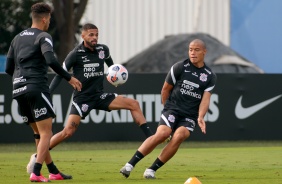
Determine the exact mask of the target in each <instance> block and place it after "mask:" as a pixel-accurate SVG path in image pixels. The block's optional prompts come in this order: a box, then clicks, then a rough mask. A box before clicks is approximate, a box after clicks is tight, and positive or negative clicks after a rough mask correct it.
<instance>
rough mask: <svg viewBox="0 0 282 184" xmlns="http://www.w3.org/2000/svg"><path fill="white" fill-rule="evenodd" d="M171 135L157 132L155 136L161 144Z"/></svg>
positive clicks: (165, 132) (166, 132)
mask: <svg viewBox="0 0 282 184" xmlns="http://www.w3.org/2000/svg"><path fill="white" fill-rule="evenodd" d="M170 133H171V132H168V131H162V132H157V134H155V139H156V140H157V141H158V142H160V143H161V142H163V141H165V140H166V139H167V138H168V137H169V136H170Z"/></svg>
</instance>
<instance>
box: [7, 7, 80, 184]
mask: <svg viewBox="0 0 282 184" xmlns="http://www.w3.org/2000/svg"><path fill="white" fill-rule="evenodd" d="M50 13H51V8H50V6H49V5H47V4H45V3H37V4H34V5H33V6H32V7H31V15H32V26H31V28H28V29H26V30H24V31H22V32H21V33H19V34H18V35H16V36H15V38H14V39H13V41H12V42H11V45H10V48H9V51H8V54H7V62H6V70H5V71H6V73H7V74H9V75H11V76H12V77H13V98H14V99H16V100H17V102H18V105H19V110H20V114H21V116H22V118H23V121H24V122H25V123H27V124H29V125H30V126H31V128H32V129H33V132H34V138H35V142H36V146H37V155H36V154H33V155H32V157H31V161H30V163H29V164H28V166H27V172H28V173H30V181H34V182H48V181H49V180H48V179H47V178H45V177H43V176H42V175H41V173H40V172H41V168H42V164H43V162H44V161H45V162H46V164H47V167H48V170H49V172H50V175H49V179H50V180H61V179H71V178H72V177H71V176H68V175H64V174H62V173H60V172H59V170H58V169H57V167H56V166H55V165H54V163H53V161H52V158H51V155H50V153H49V142H50V138H51V136H52V118H54V117H55V113H54V110H53V105H52V101H51V98H50V93H49V86H48V76H47V72H48V66H50V67H51V68H52V69H53V70H54V71H55V72H56V73H58V74H59V75H61V76H62V77H63V78H64V79H66V80H67V81H69V83H70V84H71V85H72V86H73V87H74V88H75V89H77V90H80V89H81V83H80V82H79V81H78V80H77V79H76V78H74V77H71V75H70V74H69V73H68V72H66V71H65V70H64V69H63V68H62V67H61V66H60V64H59V63H58V62H57V60H56V58H55V56H54V52H53V44H52V38H51V36H50V35H49V34H48V33H46V32H45V31H47V30H48V27H49V23H50Z"/></svg>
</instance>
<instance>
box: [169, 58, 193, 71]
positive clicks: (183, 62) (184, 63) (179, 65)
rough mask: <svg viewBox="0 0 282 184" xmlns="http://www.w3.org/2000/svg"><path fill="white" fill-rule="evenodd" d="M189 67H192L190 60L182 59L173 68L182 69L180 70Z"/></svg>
mask: <svg viewBox="0 0 282 184" xmlns="http://www.w3.org/2000/svg"><path fill="white" fill-rule="evenodd" d="M188 65H190V64H189V59H182V60H179V61H177V62H176V63H175V64H174V65H173V67H174V68H178V69H180V68H184V67H187V66H188Z"/></svg>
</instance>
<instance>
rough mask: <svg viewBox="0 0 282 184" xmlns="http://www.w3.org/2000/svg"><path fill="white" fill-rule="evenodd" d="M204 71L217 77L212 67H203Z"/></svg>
mask: <svg viewBox="0 0 282 184" xmlns="http://www.w3.org/2000/svg"><path fill="white" fill-rule="evenodd" d="M203 70H204V71H206V72H207V73H208V74H210V75H213V76H216V74H215V73H214V72H213V71H212V69H211V68H210V67H208V66H207V65H206V64H205V66H204V67H203Z"/></svg>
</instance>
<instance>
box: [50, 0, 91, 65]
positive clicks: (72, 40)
mask: <svg viewBox="0 0 282 184" xmlns="http://www.w3.org/2000/svg"><path fill="white" fill-rule="evenodd" d="M87 1H88V0H52V2H53V6H54V17H55V20H56V33H57V34H58V38H59V41H60V42H59V48H58V50H56V51H57V55H58V59H59V61H60V62H63V60H64V59H65V57H66V55H67V54H68V53H69V51H71V50H72V49H73V47H74V46H75V44H76V43H77V40H76V37H75V34H76V33H78V32H79V29H78V28H79V22H80V19H81V17H82V15H83V13H84V11H85V8H86V5H87Z"/></svg>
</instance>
